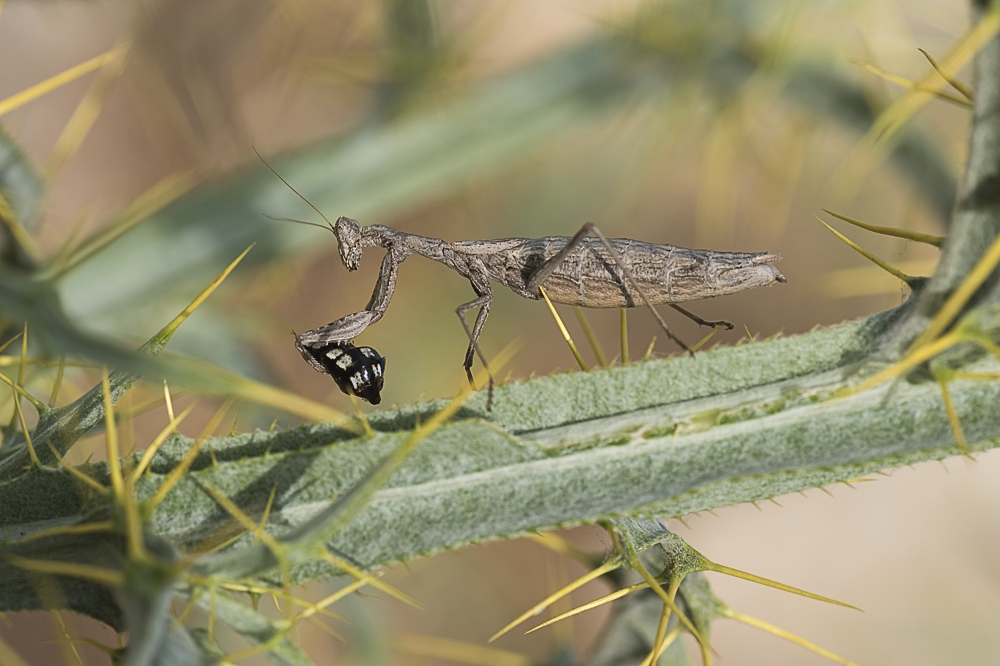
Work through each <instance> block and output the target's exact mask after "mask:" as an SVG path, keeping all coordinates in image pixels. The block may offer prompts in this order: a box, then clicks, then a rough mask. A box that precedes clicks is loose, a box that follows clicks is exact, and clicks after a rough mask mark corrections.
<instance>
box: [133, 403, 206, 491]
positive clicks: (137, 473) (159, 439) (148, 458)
mask: <svg viewBox="0 0 1000 666" xmlns="http://www.w3.org/2000/svg"><path fill="white" fill-rule="evenodd" d="M196 404H197V403H191V404H190V405H188V406H187V408H185V410H184V411H183V412H181V414H180V416H178V417H177V418H171V420H170V423H168V424H167V425H166V426H165V427H164V428H163V430H161V431H160V432H159V434H157V435H156V438H155V439H154V440H153V442H152V443H151V444H150V445H149V446H147V447H146V450H145V451H143V453H142V459H140V460H139V464H138V465H136V466H135V469H133V470H132V472H131V473H130V474H129V477H128V479H127V480H126V483H127V484H128V485H135V483H136V482H137V481H138V480H139V478H140V477H141V476H142V475H143V472H145V471H146V468H147V467H149V464H150V463H151V462H153V456H155V455H156V452H157V451H158V450H159V449H160V447H161V446H163V443H164V442H165V441H167V438H168V437H170V435H172V434H173V433H174V432H175V431H176V430H177V426H179V425H180V424H181V422H182V421H183V420H184V419H185V418H187V415H188V414H190V413H191V410H192V409H194V407H195V405H196ZM172 411H173V410H171V412H172ZM170 416H171V417H173V414H172V413H171V415H170Z"/></svg>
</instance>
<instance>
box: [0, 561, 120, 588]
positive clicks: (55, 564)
mask: <svg viewBox="0 0 1000 666" xmlns="http://www.w3.org/2000/svg"><path fill="white" fill-rule="evenodd" d="M6 559H7V562H9V563H10V564H13V565H14V566H15V567H17V568H19V569H24V570H25V571H34V572H37V573H43V574H52V575H54V576H69V577H70V578H82V579H83V580H92V581H94V582H96V583H103V584H104V585H110V586H112V587H124V585H125V575H124V574H123V573H122V572H120V571H115V570H113V569H105V568H104V567H95V566H93V565H91V564H79V563H77V562H62V561H59V560H35V559H30V558H27V557H19V556H17V555H8V556H7V558H6Z"/></svg>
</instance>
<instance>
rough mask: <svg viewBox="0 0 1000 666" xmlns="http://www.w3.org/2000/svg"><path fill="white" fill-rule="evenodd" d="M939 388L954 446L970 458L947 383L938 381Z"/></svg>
mask: <svg viewBox="0 0 1000 666" xmlns="http://www.w3.org/2000/svg"><path fill="white" fill-rule="evenodd" d="M938 385H939V386H940V387H941V399H942V400H943V401H944V411H945V413H947V414H948V424H949V425H951V432H952V433H953V434H954V435H955V444H956V445H957V446H958V450H959V451H961V452H962V453H963V454H964V455H967V456H971V455H972V451H970V450H969V443H968V442H966V441H965V433H964V432H963V431H962V422H961V421H960V420H959V419H958V412H956V411H955V403H954V402H952V400H951V391H949V390H948V383H947V382H946V381H945V380H944V379H939V380H938Z"/></svg>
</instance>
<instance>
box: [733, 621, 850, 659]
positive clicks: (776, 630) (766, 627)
mask: <svg viewBox="0 0 1000 666" xmlns="http://www.w3.org/2000/svg"><path fill="white" fill-rule="evenodd" d="M722 614H723V615H724V616H725V617H728V618H731V619H733V620H736V621H737V622H742V623H743V624H745V625H748V626H750V627H754V628H755V629H760V630H762V631H766V632H767V633H769V634H772V635H774V636H777V637H778V638H783V639H785V640H786V641H789V642H791V643H795V644H796V645H800V646H802V647H804V648H805V649H807V650H809V651H810V652H814V653H816V654H818V655H819V656H821V657H826V658H827V659H829V660H830V661H835V662H837V663H838V664H844V666H858V664H856V663H854V662H853V661H851V660H849V659H844V658H843V657H841V656H840V655H837V654H834V653H833V652H830V651H829V650H824V649H823V648H821V647H820V646H818V645H816V644H815V643H810V642H809V641H807V640H806V639H804V638H801V637H799V636H796V635H795V634H793V633H792V632H790V631H785V630H784V629H782V628H781V627H776V626H774V625H773V624H770V623H769V622H765V621H764V620H759V619H757V618H755V617H752V616H750V615H746V614H744V613H740V612H739V611H734V610H733V609H732V608H728V607H727V608H726V609H725V610H724V611H723V613H722Z"/></svg>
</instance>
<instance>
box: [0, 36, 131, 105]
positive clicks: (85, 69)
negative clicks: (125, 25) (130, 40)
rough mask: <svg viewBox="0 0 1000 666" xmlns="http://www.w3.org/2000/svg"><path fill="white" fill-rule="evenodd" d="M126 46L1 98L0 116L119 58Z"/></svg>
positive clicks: (117, 47) (118, 47) (116, 48)
mask: <svg viewBox="0 0 1000 666" xmlns="http://www.w3.org/2000/svg"><path fill="white" fill-rule="evenodd" d="M126 48H127V46H126V45H119V46H116V47H115V48H113V49H111V50H110V51H107V52H106V53H102V54H101V55H99V56H97V57H95V58H91V59H90V60H87V61H85V62H82V63H80V64H79V65H75V66H73V67H70V68H69V69H67V70H65V71H63V72H60V73H59V74H56V75H55V76H51V77H49V78H47V79H45V80H44V81H41V82H39V83H36V84H35V85H33V86H31V87H30V88H26V89H24V90H22V91H21V92H19V93H15V94H13V95H11V96H10V97H8V98H7V99H3V100H0V116H2V115H4V114H5V113H9V112H11V111H13V110H14V109H17V108H19V107H22V106H24V105H25V104H27V103H28V102H32V101H34V100H36V99H38V98H39V97H41V96H42V95H44V94H46V93H49V92H52V91H53V90H55V89H56V88H59V87H61V86H64V85H66V84H67V83H69V82H71V81H75V80H76V79H78V78H80V77H81V76H84V75H85V74H89V73H90V72H92V71H94V70H95V69H100V68H101V67H104V66H105V65H107V64H109V63H111V62H113V61H114V60H117V59H118V58H120V57H121V56H122V55H124V52H125V49H126Z"/></svg>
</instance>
